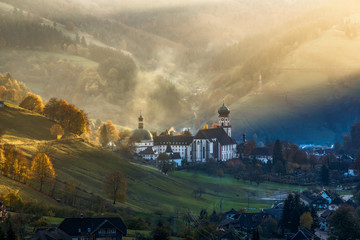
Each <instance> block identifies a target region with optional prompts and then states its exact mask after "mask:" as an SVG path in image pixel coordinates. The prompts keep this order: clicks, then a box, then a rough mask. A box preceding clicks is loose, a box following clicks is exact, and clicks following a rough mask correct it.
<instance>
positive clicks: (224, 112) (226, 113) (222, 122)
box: [218, 103, 231, 137]
mask: <svg viewBox="0 0 360 240" xmlns="http://www.w3.org/2000/svg"><path fill="white" fill-rule="evenodd" d="M218 113H219V116H218V125H219V127H221V128H223V129H224V130H225V132H226V133H227V135H228V136H229V137H231V124H230V110H229V108H228V107H227V106H225V103H223V105H222V106H221V107H220V108H219V109H218Z"/></svg>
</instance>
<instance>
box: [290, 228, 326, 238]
mask: <svg viewBox="0 0 360 240" xmlns="http://www.w3.org/2000/svg"><path fill="white" fill-rule="evenodd" d="M290 240H320V238H319V237H318V236H316V235H315V234H313V233H312V232H310V231H309V230H308V229H307V228H301V229H299V231H298V232H297V233H295V235H293V236H292V237H291V238H290Z"/></svg>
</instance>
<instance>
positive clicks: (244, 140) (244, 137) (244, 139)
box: [243, 133, 246, 143]
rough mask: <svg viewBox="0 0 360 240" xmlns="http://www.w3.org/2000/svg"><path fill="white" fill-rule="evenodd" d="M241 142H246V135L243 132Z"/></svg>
mask: <svg viewBox="0 0 360 240" xmlns="http://www.w3.org/2000/svg"><path fill="white" fill-rule="evenodd" d="M243 143H246V135H245V133H244V134H243Z"/></svg>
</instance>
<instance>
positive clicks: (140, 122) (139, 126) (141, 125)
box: [138, 113, 144, 129]
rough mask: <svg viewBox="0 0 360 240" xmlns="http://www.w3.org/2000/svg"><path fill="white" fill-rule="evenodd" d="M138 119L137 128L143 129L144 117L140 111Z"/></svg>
mask: <svg viewBox="0 0 360 240" xmlns="http://www.w3.org/2000/svg"><path fill="white" fill-rule="evenodd" d="M138 120H139V125H138V128H139V129H143V128H144V122H143V121H144V118H143V117H142V116H141V113H140V116H139V118H138Z"/></svg>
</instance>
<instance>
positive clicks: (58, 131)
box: [50, 124, 64, 139]
mask: <svg viewBox="0 0 360 240" xmlns="http://www.w3.org/2000/svg"><path fill="white" fill-rule="evenodd" d="M50 133H51V135H53V136H54V137H56V139H60V138H62V136H63V135H64V129H63V127H62V126H61V125H60V124H54V125H52V127H51V128H50Z"/></svg>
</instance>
